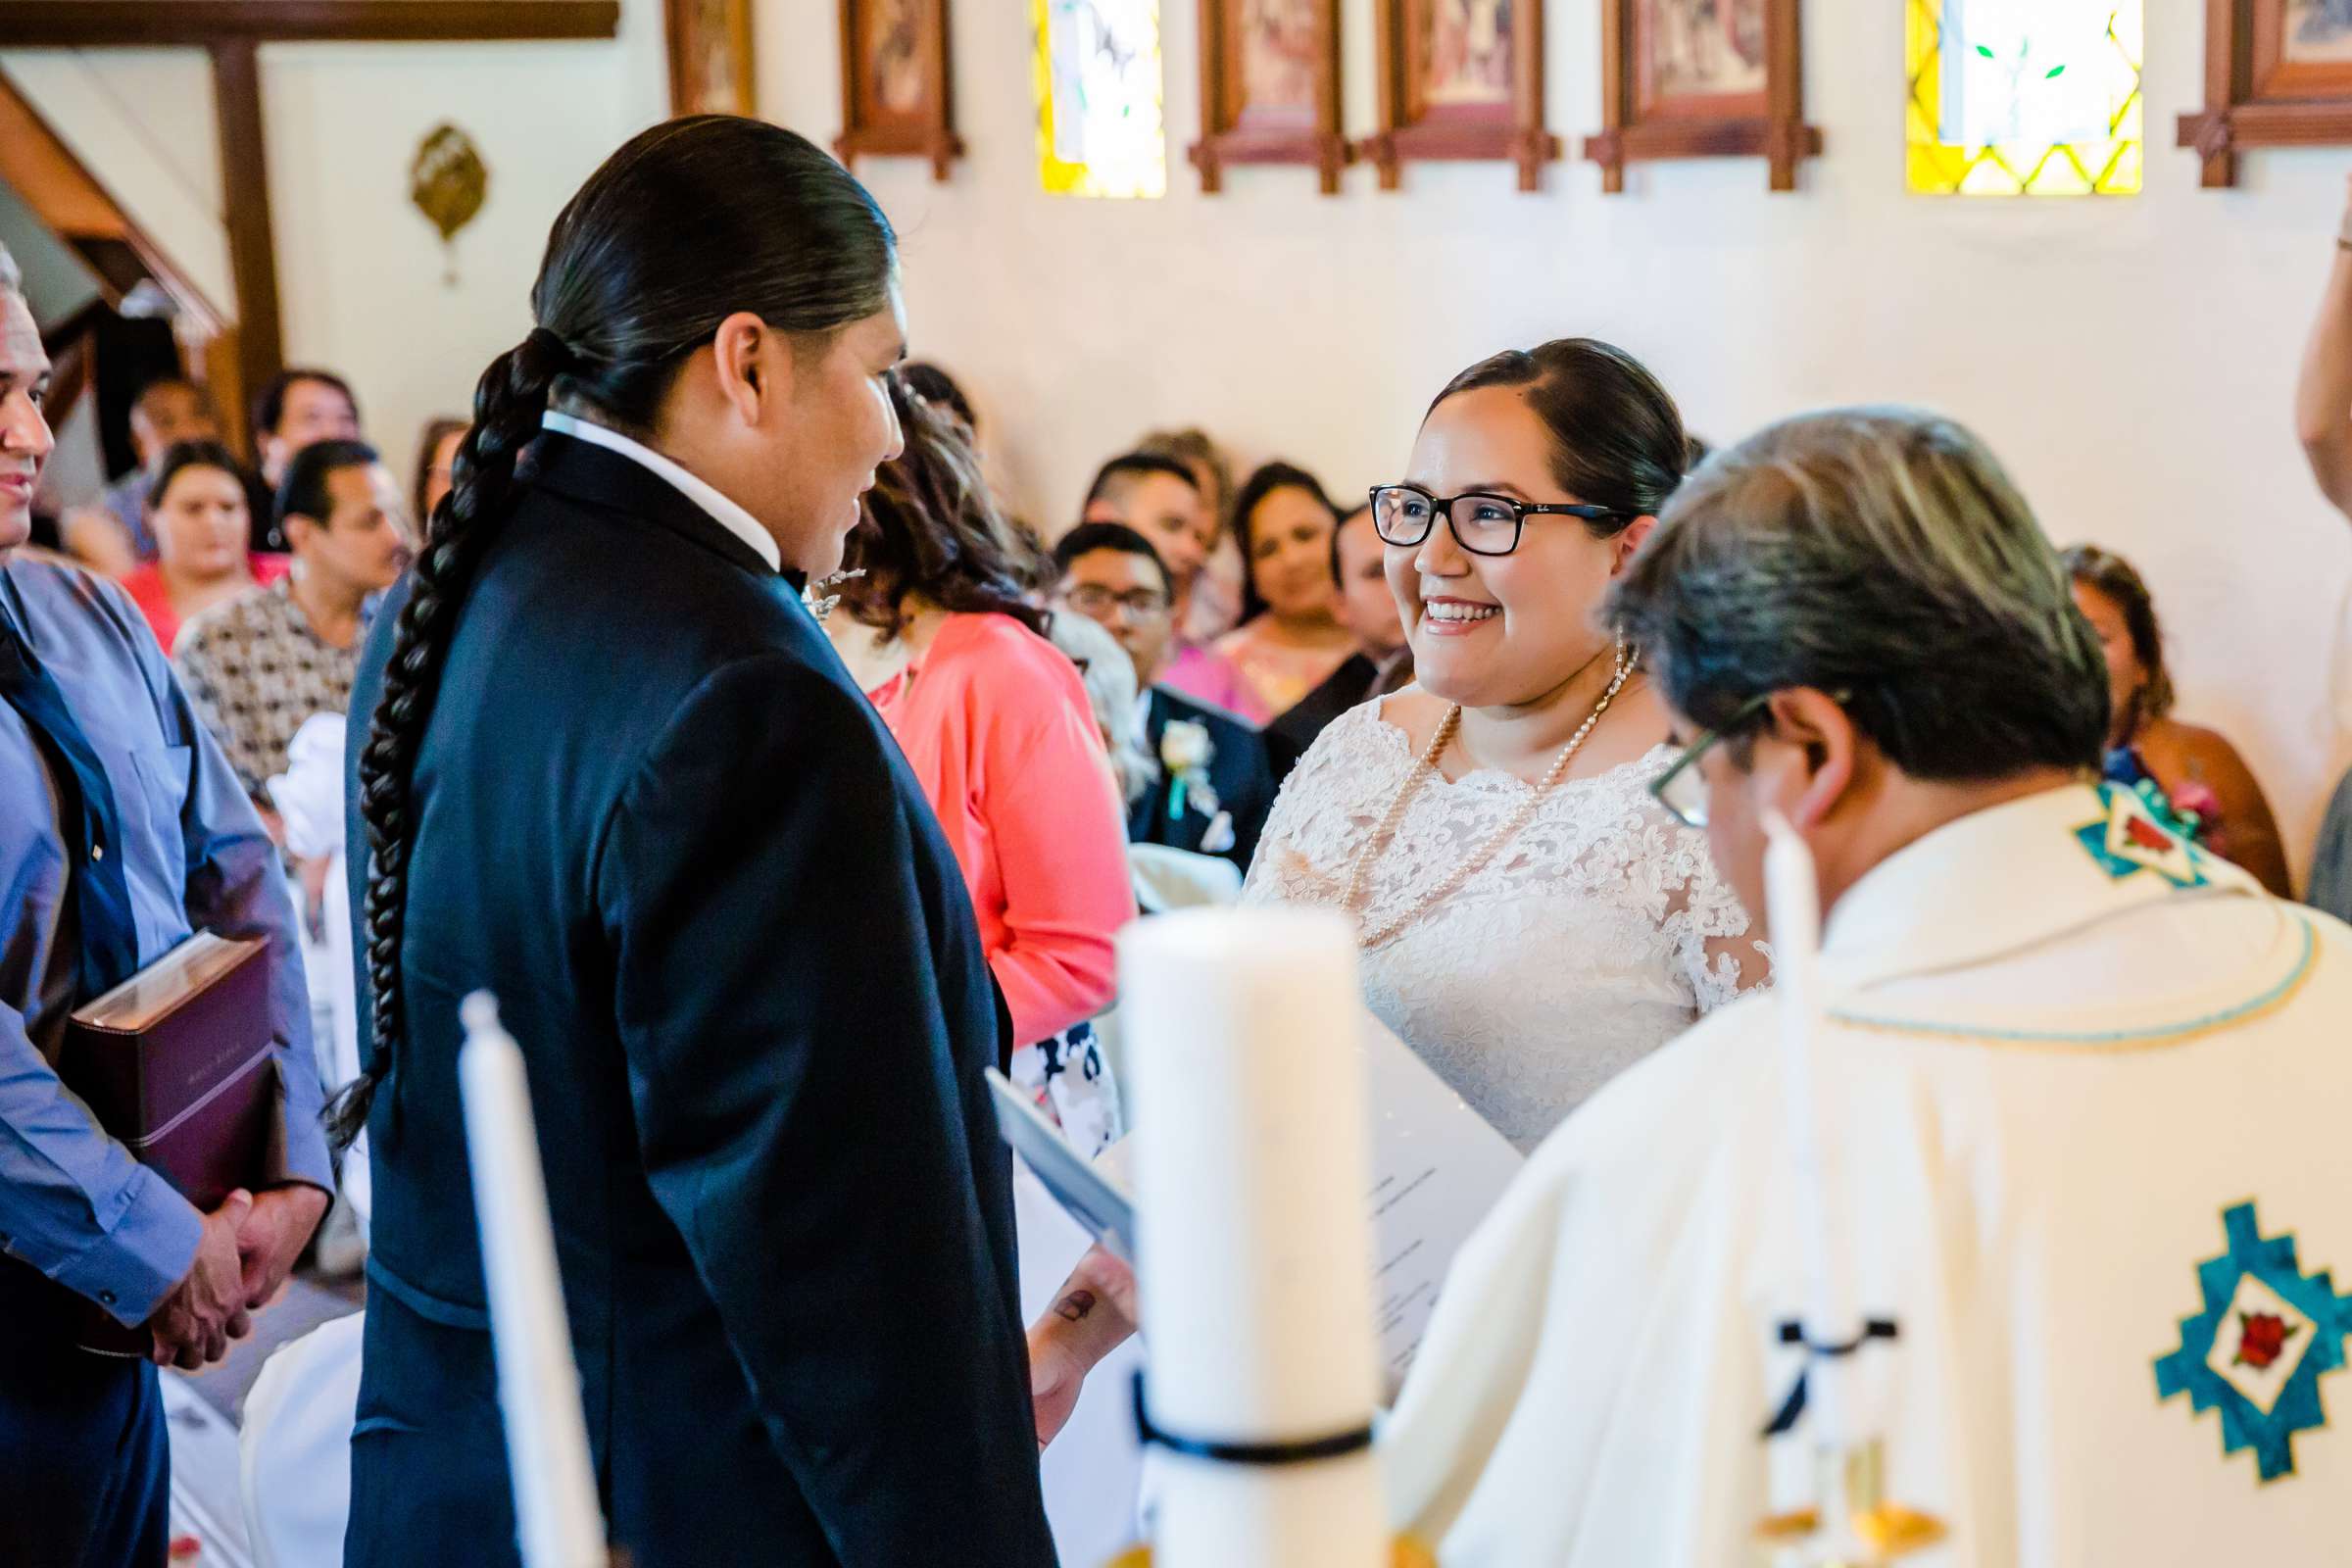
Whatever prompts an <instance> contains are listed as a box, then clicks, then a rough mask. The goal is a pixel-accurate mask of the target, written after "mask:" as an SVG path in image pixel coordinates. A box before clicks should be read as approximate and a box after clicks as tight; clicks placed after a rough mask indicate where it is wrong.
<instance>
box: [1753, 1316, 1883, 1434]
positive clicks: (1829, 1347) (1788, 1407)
mask: <svg viewBox="0 0 2352 1568" xmlns="http://www.w3.org/2000/svg"><path fill="white" fill-rule="evenodd" d="M1901 1337H1902V1330H1901V1328H1900V1327H1898V1326H1897V1325H1896V1323H1895V1321H1894V1320H1893V1319H1892V1318H1885V1317H1874V1318H1865V1319H1864V1320H1863V1323H1862V1332H1861V1333H1859V1334H1857V1335H1855V1336H1854V1337H1853V1338H1852V1339H1850V1340H1847V1341H1844V1342H1843V1343H1842V1344H1840V1343H1838V1342H1835V1341H1833V1342H1831V1343H1828V1344H1818V1343H1816V1342H1815V1341H1813V1340H1811V1339H1808V1338H1807V1337H1806V1335H1805V1326H1804V1324H1802V1323H1799V1322H1795V1321H1793V1320H1791V1321H1789V1322H1786V1323H1783V1324H1782V1325H1781V1343H1782V1344H1783V1345H1801V1346H1803V1347H1804V1348H1805V1359H1804V1361H1803V1362H1802V1363H1801V1364H1799V1365H1798V1367H1797V1369H1796V1383H1795V1385H1794V1386H1793V1387H1791V1388H1790V1389H1789V1397H1787V1398H1785V1399H1783V1400H1782V1401H1781V1407H1780V1408H1779V1409H1778V1410H1776V1411H1774V1412H1773V1415H1772V1419H1771V1420H1770V1421H1768V1422H1766V1423H1765V1424H1764V1434H1763V1435H1764V1436H1765V1437H1767V1438H1777V1437H1779V1436H1780V1435H1781V1434H1782V1433H1784V1432H1788V1431H1789V1430H1791V1429H1792V1428H1794V1427H1795V1425H1796V1418H1797V1417H1798V1416H1800V1415H1803V1414H1804V1413H1805V1399H1806V1394H1805V1370H1806V1368H1807V1367H1810V1366H1811V1365H1812V1364H1813V1363H1814V1362H1815V1361H1835V1360H1838V1359H1840V1358H1842V1357H1844V1356H1848V1355H1851V1354H1853V1353H1854V1352H1855V1351H1856V1350H1859V1349H1860V1348H1862V1347H1863V1346H1865V1345H1868V1344H1869V1343H1870V1342H1871V1341H1873V1340H1892V1339H1899V1338H1901Z"/></svg>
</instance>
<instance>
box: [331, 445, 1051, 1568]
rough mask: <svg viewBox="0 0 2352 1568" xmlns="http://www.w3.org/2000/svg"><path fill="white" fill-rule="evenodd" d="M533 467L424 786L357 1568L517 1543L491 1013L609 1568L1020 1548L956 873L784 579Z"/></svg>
mask: <svg viewBox="0 0 2352 1568" xmlns="http://www.w3.org/2000/svg"><path fill="white" fill-rule="evenodd" d="M534 455H535V459H536V463H535V467H534V469H533V471H532V474H531V477H530V479H529V481H528V483H527V486H526V489H525V492H524V494H523V496H522V499H521V500H520V502H519V504H518V505H517V507H516V508H515V512H514V513H513V514H512V515H511V516H510V517H509V519H508V520H507V521H506V523H505V524H504V525H503V527H502V529H501V532H500V534H499V536H498V538H497V539H496V541H495V543H493V544H492V546H491V547H490V550H489V553H488V556H487V558H486V560H485V561H484V563H483V565H482V568H481V570H480V572H479V574H478V576H477V578H476V581H475V583H474V586H473V588H472V591H471V593H470V594H469V595H468V597H467V599H466V605H465V610H464V613H463V616H462V618H461V619H460V621H459V624H458V629H457V633H456V636H455V638H454V640H453V642H452V644H451V647H450V650H449V655H448V660H447V663H446V666H445V669H444V672H443V675H442V680H441V687H440V692H439V698H438V702H437V705H436V707H435V708H434V710H433V712H432V717H431V720H430V723H429V725H428V727H427V729H426V732H425V736H424V741H423V746H422V750H421V753H420V756H419V758H418V760H417V770H416V776H415V785H414V796H413V811H414V813H415V815H416V818H417V832H416V838H415V848H414V850H413V851H412V854H411V869H410V873H409V887H408V902H407V924H406V932H405V938H404V941H403V944H402V948H401V972H402V982H401V984H402V1000H403V1004H404V1009H405V1015H406V1019H407V1031H406V1037H405V1038H404V1039H403V1040H401V1041H400V1042H399V1043H398V1045H397V1047H396V1051H395V1054H394V1057H393V1062H392V1072H391V1076H390V1078H389V1080H388V1081H387V1082H386V1083H385V1084H384V1085H383V1087H382V1089H381V1090H380V1091H379V1093H378V1096H377V1100H376V1103H375V1107H374V1110H373V1113H372V1114H371V1116H370V1118H369V1121H368V1137H369V1142H370V1146H371V1151H372V1157H373V1174H374V1190H375V1208H374V1215H373V1238H372V1242H373V1253H372V1256H371V1258H370V1260H369V1264H368V1274H369V1281H370V1287H371V1288H370V1292H369V1301H368V1334H367V1344H366V1370H365V1374H364V1378H363V1382H362V1386H361V1393H360V1410H359V1422H358V1427H357V1429H356V1433H355V1439H354V1444H353V1453H352V1471H353V1497H352V1514H351V1524H350V1534H349V1556H348V1562H349V1564H350V1565H351V1568H391V1565H393V1564H396V1563H397V1564H402V1565H406V1564H411V1563H428V1562H429V1563H460V1562H463V1563H467V1564H489V1565H495V1564H500V1563H508V1564H511V1563H514V1562H515V1560H516V1559H515V1550H514V1546H513V1541H514V1531H515V1526H514V1517H513V1503H512V1497H511V1494H510V1489H509V1486H508V1479H507V1461H506V1457H505V1453H504V1449H503V1446H502V1439H501V1430H500V1422H499V1417H498V1408H497V1401H496V1393H495V1383H494V1376H493V1367H492V1360H491V1347H490V1338H489V1335H488V1332H487V1318H486V1315H485V1312H484V1295H483V1285H482V1276H481V1268H480V1259H479V1252H478V1247H477V1244H476V1241H475V1229H474V1217H473V1208H472V1195H471V1190H470V1188H469V1186H468V1183H467V1176H466V1149H465V1138H464V1128H463V1122H462V1119H461V1111H460V1104H459V1099H458V1091H457V1082H456V1077H455V1069H456V1059H457V1051H458V1046H459V1043H460V1034H461V1032H460V1029H459V1024H458V1004H459V1001H460V1000H461V999H462V998H463V997H464V996H465V995H466V993H467V992H469V991H472V990H474V989H476V988H487V989H489V990H491V991H493V992H495V993H496V994H497V996H498V999H499V1004H500V1006H501V1008H502V1011H503V1014H504V1018H505V1021H506V1023H507V1025H508V1027H509V1028H510V1029H511V1030H512V1032H513V1033H514V1035H515V1038H516V1040H518V1041H519V1042H520V1043H521V1046H522V1051H523V1054H524V1057H525V1061H526V1066H527V1070H528V1074H529V1079H530V1087H531V1098H532V1103H533V1106H534V1109H535V1112H536V1115H537V1120H538V1129H539V1143H540V1151H541V1154H542V1157H543V1158H544V1160H545V1162H546V1166H547V1177H548V1180H547V1186H548V1194H549V1201H550V1206H551V1208H552V1210H553V1216H554V1222H555V1231H556V1242H557V1253H558V1257H559V1261H560V1263H561V1265H562V1269H563V1277H564V1304H565V1307H566V1310H567V1315H568V1316H569V1319H570V1324H571V1333H572V1341H573V1349H574V1351H575V1352H576V1354H577V1357H578V1361H579V1366H580V1374H581V1393H582V1395H583V1397H584V1399H585V1402H586V1407H587V1415H588V1430H589V1436H590V1441H591V1444H592V1446H593V1448H594V1451H595V1459H596V1469H597V1481H598V1486H599V1490H600V1493H601V1495H602V1498H603V1503H604V1507H605V1510H606V1515H607V1518H608V1519H609V1521H610V1524H611V1531H612V1538H613V1544H615V1545H616V1546H622V1547H626V1548H627V1549H628V1551H629V1552H630V1554H631V1557H632V1560H633V1562H634V1563H635V1565H636V1568H726V1565H729V1564H745V1565H752V1564H759V1565H760V1568H786V1565H788V1568H801V1565H809V1568H818V1565H822V1568H832V1565H835V1564H841V1565H845V1568H846V1565H856V1568H864V1565H868V1564H872V1565H877V1568H878V1565H884V1564H888V1565H892V1568H921V1565H925V1564H938V1565H942V1568H944V1565H947V1564H956V1565H957V1568H963V1565H969V1564H992V1565H993V1564H1005V1565H1007V1568H1028V1565H1043V1564H1049V1563H1051V1562H1053V1560H1054V1551H1053V1545H1052V1540H1051V1537H1050V1535H1049V1533H1048V1531H1047V1527H1046V1522H1045V1515H1044V1507H1043V1503H1042V1501H1041V1500H1040V1495H1039V1490H1038V1470H1037V1449H1036V1440H1035V1431H1034V1427H1033V1425H1032V1423H1031V1416H1030V1406H1029V1397H1028V1373H1027V1360H1026V1352H1025V1347H1024V1342H1023V1338H1022V1325H1021V1321H1020V1316H1019V1304H1018V1299H1017V1295H1016V1293H1017V1288H1018V1286H1017V1277H1016V1274H1015V1267H1014V1258H1013V1231H1012V1213H1011V1195H1010V1174H1009V1168H1008V1162H1007V1158H1006V1155H1005V1151H1004V1149H1003V1147H1002V1146H1001V1145H1000V1144H999V1142H998V1140H997V1138H996V1135H995V1132H994V1128H993V1122H992V1120H991V1114H990V1110H989V1105H988V1097H987V1092H986V1089H985V1087H984V1085H983V1082H982V1079H981V1069H982V1068H983V1067H985V1066H987V1065H988V1064H990V1063H991V1062H993V1061H998V1060H1000V1059H1001V1058H1002V1054H1003V1052H1004V1051H1005V1048H1006V1045H1007V1041H1006V1039H1005V1036H1006V1034H1007V1032H1008V1031H1007V1026H1006V1023H1005V1017H1004V1012H1003V1006H1002V1004H1001V1002H1000V1001H999V999H998V997H997V993H996V990H995V987H994V983H993V982H992V980H991V979H990V976H989V971H988V965H987V961H986V958H985V956H984V955H983V954H982V951H981V946H980V941H979V936H978V932H977V928H976V925H975V923H974V920H973V916H972V912H971V907H970V904H969V901H968V898H967V896H966V894H965V892H964V885H963V879H962V877H961V876H960V874H959V873H958V872H957V870H956V860H955V858H954V856H953V855H952V854H951V853H950V851H949V849H948V846H947V844H946V843H945V841H944V840H943V839H942V838H941V836H940V834H939V831H938V827H937V824H936V823H935V821H934V820H933V818H932V815H931V811H930V808H929V807H928V805H927V804H926V803H925V801H924V798H923V794H922V791H921V790H920V788H919V787H918V786H917V785H916V783H915V781H914V779H913V777H912V776H911V775H910V774H909V773H908V771H907V766H906V763H905V761H904V760H903V759H902V758H901V756H900V754H899V751H898V749H897V747H896V746H895V745H894V744H893V742H892V741H891V739H890V736H889V734H888V732H887V731H886V730H885V729H884V728H883V727H882V724H881V721H880V719H879V718H878V717H877V716H876V715H875V712H874V711H873V708H872V705H871V704H869V703H868V702H867V701H866V700H865V698H864V696H863V694H861V693H860V692H859V691H858V689H857V687H856V686H855V685H853V684H852V683H851V681H850V679H849V677H848V675H847V674H846V672H845V671H844V670H843V668H842V665H841V662H840V660H839V659H838V658H836V657H835V655H834V653H833V651H832V649H831V648H830V647H829V646H828V645H827V643H826V641H825V637H824V634H823V632H822V630H821V629H820V628H819V627H818V626H817V624H816V622H815V621H814V620H813V619H812V618H811V616H810V615H809V613H808V611H807V610H806V609H805V608H804V607H803V606H802V604H801V602H800V598H799V594H798V591H797V589H796V587H795V585H794V583H793V582H792V581H791V580H790V579H789V578H787V577H782V576H778V575H776V574H775V573H773V572H771V571H769V570H768V569H767V568H766V566H765V564H763V563H761V562H760V559H759V557H758V555H757V554H756V553H755V552H754V551H752V550H751V549H750V547H749V546H747V545H745V544H744V543H743V542H742V541H741V540H739V539H737V538H735V537H733V536H731V535H729V534H728V533H727V532H726V531H725V530H724V529H723V528H721V527H720V526H719V525H718V524H717V523H715V522H714V521H712V520H711V518H710V517H709V516H707V515H705V514H704V513H703V512H702V511H701V510H700V509H699V508H697V507H696V506H694V505H693V504H692V503H691V502H690V501H688V500H687V499H686V498H685V497H684V496H683V495H681V494H680V493H678V492H677V491H676V490H674V489H673V488H672V487H670V486H669V485H668V484H667V483H665V482H664V481H662V479H660V478H659V477H657V476H656V475H655V474H653V473H652V472H651V471H650V470H648V469H646V468H645V467H643V466H640V465H638V464H636V463H634V462H632V461H631V460H629V459H628V458H626V457H624V456H621V455H619V454H617V453H613V452H610V451H607V450H605V449H603V448H599V447H596V446H593V445H590V444H588V443H585V442H580V441H576V440H572V439H570V438H567V437H563V436H553V435H551V436H548V437H545V438H543V439H542V440H541V441H540V442H539V443H538V445H537V447H536V448H535V452H534ZM390 608H391V610H392V611H393V613H388V614H383V615H380V616H378V617H377V621H376V625H375V629H374V634H373V635H372V636H371V638H370V640H369V645H368V653H367V658H366V661H365V662H364V663H363V666H362V673H361V685H360V690H359V692H358V694H357V696H356V698H355V703H354V710H353V711H354V719H353V725H352V730H351V735H352V745H353V747H354V749H355V751H356V749H357V748H358V747H359V746H360V745H362V744H364V741H365V733H366V724H365V715H366V714H367V713H368V712H369V711H372V708H373V706H374V701H375V697H376V695H377V694H378V693H380V691H381V683H382V669H383V664H384V661H385V659H386V657H387V653H388V646H389V640H390V636H391V633H392V629H393V626H394V622H395V619H396V617H397V612H398V608H399V607H398V605H397V604H395V605H393V606H391V607H390ZM352 842H353V843H354V844H360V843H364V842H365V839H364V837H363V836H362V834H361V833H360V830H359V828H358V827H357V825H356V823H355V825H354V828H353V838H352ZM361 994H362V995H363V997H364V996H365V995H366V994H367V983H366V978H365V974H364V972H363V976H362V982H361Z"/></svg>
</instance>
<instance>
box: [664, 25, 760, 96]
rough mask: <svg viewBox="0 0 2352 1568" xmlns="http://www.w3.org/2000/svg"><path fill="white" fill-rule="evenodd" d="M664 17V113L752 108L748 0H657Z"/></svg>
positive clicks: (750, 28)
mask: <svg viewBox="0 0 2352 1568" xmlns="http://www.w3.org/2000/svg"><path fill="white" fill-rule="evenodd" d="M663 3H664V9H665V11H666V13H667V15H668V19H669V112H670V113H671V114H673V115H748V114H751V113H752V112H753V110H752V103H753V98H752V0H663Z"/></svg>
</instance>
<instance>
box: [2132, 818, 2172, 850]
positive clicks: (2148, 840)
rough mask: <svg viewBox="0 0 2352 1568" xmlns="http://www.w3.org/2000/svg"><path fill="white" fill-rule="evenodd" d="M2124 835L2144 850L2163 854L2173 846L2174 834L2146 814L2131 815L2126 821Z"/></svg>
mask: <svg viewBox="0 0 2352 1568" xmlns="http://www.w3.org/2000/svg"><path fill="white" fill-rule="evenodd" d="M2124 837H2126V838H2128V839H2130V840H2131V842H2132V843H2134V844H2136V845H2138V846H2139V847H2140V848H2141V849H2143V850H2153V851H2155V852H2156V853H2157V854H2159V855H2161V854H2164V853H2165V852H2167V851H2169V850H2171V849H2172V848H2173V836H2172V835H2171V834H2169V833H2167V832H2166V831H2165V830H2164V829H2162V828H2160V827H2158V826H2157V825H2156V824H2155V823H2153V822H2151V821H2149V820H2148V819H2147V818H2146V817H2144V816H2134V817H2131V818H2129V819H2128V820H2126V821H2125V823H2124Z"/></svg>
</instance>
